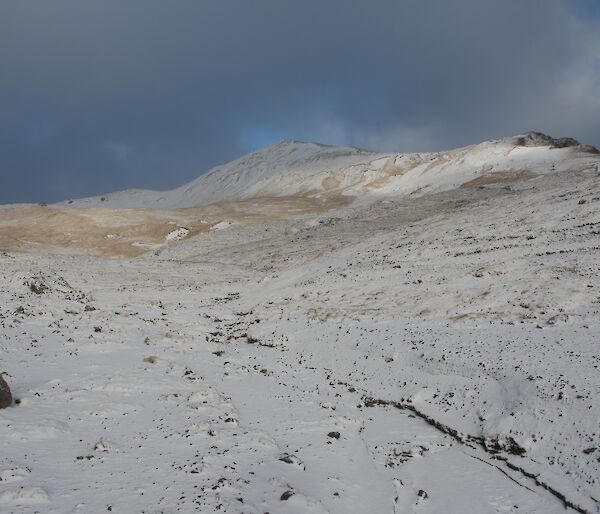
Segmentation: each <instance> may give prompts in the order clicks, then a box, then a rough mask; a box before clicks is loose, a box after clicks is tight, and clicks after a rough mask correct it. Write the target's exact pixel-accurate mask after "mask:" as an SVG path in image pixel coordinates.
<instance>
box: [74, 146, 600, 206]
mask: <svg viewBox="0 0 600 514" xmlns="http://www.w3.org/2000/svg"><path fill="white" fill-rule="evenodd" d="M517 139H518V136H516V137H514V138H506V139H501V140H495V141H485V142H483V143H480V144H478V145H474V146H469V147H465V148H459V149H457V150H451V151H446V152H439V153H425V154H410V153H409V154H378V153H374V152H368V151H365V150H358V149H355V148H336V147H330V146H324V145H318V144H314V143H302V142H297V141H284V142H282V143H278V144H275V145H272V146H268V147H266V148H263V149H260V150H258V151H256V152H253V153H251V154H249V155H246V156H244V157H242V158H240V159H237V160H235V161H233V162H231V163H228V164H225V165H222V166H218V167H216V168H214V169H212V170H210V171H208V172H207V173H205V174H202V175H200V176H199V177H198V178H197V179H195V180H193V181H192V182H190V183H188V184H185V185H183V186H181V187H178V188H176V189H173V190H171V191H144V190H127V191H120V192H116V193H111V194H106V195H103V196H99V197H93V198H84V199H80V200H69V201H67V202H63V203H62V205H65V206H71V207H104V208H108V207H110V208H132V207H136V208H140V207H143V208H155V209H177V208H188V207H197V206H202V205H207V204H212V203H215V202H222V201H228V200H232V199H240V198H252V197H273V196H275V197H277V196H291V195H305V196H316V197H323V196H335V195H349V196H362V195H364V194H365V193H366V194H367V195H381V194H388V193H394V194H396V195H397V194H403V195H411V194H413V195H414V194H424V193H433V192H440V191H446V190H449V189H453V188H456V187H458V186H460V185H462V184H465V183H467V182H469V181H472V180H474V179H476V178H478V177H482V176H484V177H487V176H488V175H492V176H493V175H494V174H496V173H500V174H501V175H502V174H506V173H516V172H525V173H527V174H528V176H529V177H533V176H536V175H538V174H546V173H548V172H551V171H564V170H582V169H586V168H588V167H595V166H597V165H598V157H597V156H596V155H594V154H592V153H590V152H589V150H590V149H589V147H583V146H571V147H566V148H553V147H552V146H550V145H549V144H548V141H545V140H541V141H537V140H536V139H533V142H536V141H537V142H538V143H539V144H543V145H545V146H520V145H519V144H517V143H516V142H515V141H516V140H517ZM529 143H531V142H529ZM502 180H506V177H503V179H502Z"/></svg>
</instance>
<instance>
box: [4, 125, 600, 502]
mask: <svg viewBox="0 0 600 514" xmlns="http://www.w3.org/2000/svg"><path fill="white" fill-rule="evenodd" d="M292 149H295V150H294V151H292ZM256 154H259V156H257V155H256ZM291 155H295V156H296V157H293V158H292V157H291ZM244 159H245V160H244ZM240 161H243V164H242V163H240ZM240 161H235V162H234V163H230V164H228V165H225V166H223V167H220V168H217V169H216V170H213V171H211V172H210V173H209V174H205V175H201V176H200V177H199V178H198V179H197V180H196V181H194V182H192V183H190V184H188V185H187V186H184V187H183V188H179V189H177V190H174V191H171V192H166V193H152V192H144V193H136V194H133V193H131V192H122V193H115V194H114V195H112V194H111V195H107V197H106V198H107V199H106V200H105V201H100V200H99V199H84V200H81V201H77V202H73V204H71V205H73V206H77V207H79V208H71V207H68V206H65V205H61V206H34V205H13V206H3V207H1V208H0V249H1V250H3V251H1V252H0V327H1V330H0V352H1V355H2V364H1V367H0V372H4V375H3V376H4V378H5V380H6V382H7V383H8V384H9V386H10V388H11V390H12V396H13V398H14V399H15V402H14V403H13V404H12V405H11V406H10V407H8V408H6V409H2V410H0V511H3V512H4V511H6V512H10V513H15V514H16V513H19V514H21V513H26V514H34V513H39V512H44V513H49V514H52V513H57V514H58V513H63V512H93V513H96V512H125V513H130V512H132V513H134V512H153V513H159V512H160V513H171V512H180V513H189V514H192V513H194V512H235V513H237V512H244V513H251V514H263V513H265V512H271V513H275V512H277V513H284V514H286V513H288V514H300V513H302V514H304V513H321V514H323V513H332V514H347V513H354V512H356V513H364V512H369V513H373V514H389V513H394V514H405V513H411V514H437V513H440V512H443V513H449V514H465V513H473V514H498V513H511V514H519V513H523V512H525V513H528V514H559V513H575V512H578V513H583V514H597V513H598V512H600V480H599V477H600V457H599V455H600V446H599V445H598V419H600V375H599V374H598V366H599V365H600V358H599V355H598V340H599V339H598V338H599V336H600V264H599V260H598V254H599V252H600V172H599V170H598V165H599V164H600V159H599V156H598V155H597V154H595V153H594V150H593V149H592V148H589V147H583V146H581V145H578V144H576V142H574V141H573V140H570V139H560V140H556V139H550V138H548V137H547V136H543V135H540V134H535V133H532V134H526V135H522V136H515V137H512V138H506V139H503V140H497V141H489V142H485V143H481V144H478V145H474V146H471V147H467V148H462V149H457V150H453V151H449V152H442V153H438V154H405V155H393V154H389V155H379V154H372V153H369V152H363V151H358V150H353V149H333V148H330V147H322V146H319V145H306V144H304V143H283V144H279V145H275V146H273V147H268V148H266V149H263V150H260V151H259V152H256V153H255V154H251V155H250V156H247V157H245V158H243V159H241V160H240ZM361 170H362V171H361ZM328 179H331V180H328ZM324 181H327V186H324V185H323V182H324ZM225 183H227V184H228V187H230V189H228V190H227V191H221V190H219V189H218V187H217V185H218V184H225ZM207 184H208V185H210V187H213V188H214V189H213V190H212V192H213V194H214V196H213V197H212V201H210V200H209V196H208V193H207V192H206V191H204V192H203V189H202V188H203V187H205V186H206V187H207V188H208V187H209V186H208V185H207ZM186 189H189V191H187V193H186V192H185V191H186ZM153 194H157V195H158V194H161V195H164V197H165V200H164V201H163V204H164V205H167V204H165V203H164V202H167V201H168V202H172V203H169V204H168V205H169V206H170V207H169V208H168V209H167V208H166V207H165V208H160V209H153V208H148V205H146V204H144V205H146V208H139V205H142V204H141V203H140V204H135V202H136V201H140V202H141V201H142V200H143V201H144V202H148V201H149V200H148V199H149V198H152V195H153ZM186 194H187V196H186ZM136 195H137V196H136ZM219 195H221V196H219ZM154 198H155V200H157V198H158V197H154ZM217 198H224V199H222V200H221V201H219V202H216V203H214V200H216V199H217ZM157 201H158V200H157ZM204 201H207V202H209V203H207V204H203V203H202V202H204ZM119 202H122V203H119ZM128 202H133V203H128ZM186 202H189V205H188V207H186V208H180V205H181V204H182V203H183V204H186ZM196 202H199V203H198V204H197V205H196ZM192 204H194V205H195V206H193V207H191V206H190V205H192ZM85 205H87V206H89V207H90V208H84V206H85ZM117 205H119V208H115V207H116V206H117ZM134 205H138V207H134ZM107 206H112V208H107ZM176 206H177V207H176Z"/></svg>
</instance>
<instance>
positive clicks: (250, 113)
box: [0, 0, 600, 202]
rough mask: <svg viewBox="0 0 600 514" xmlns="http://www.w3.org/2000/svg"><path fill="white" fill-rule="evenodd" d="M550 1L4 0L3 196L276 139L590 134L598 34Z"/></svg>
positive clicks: (113, 180)
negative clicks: (527, 132) (533, 132)
mask: <svg viewBox="0 0 600 514" xmlns="http://www.w3.org/2000/svg"><path fill="white" fill-rule="evenodd" d="M597 28H598V21H597V20H591V21H590V20H581V19H578V18H576V17H575V15H574V14H573V13H571V12H570V11H569V4H568V3H567V2H563V1H560V0H529V1H527V2H523V1H522V0H505V1H503V2H497V1H495V0H456V1H453V2H448V1H446V0H431V1H426V2H417V1H412V0H410V1H409V0H407V1H399V0H394V1H392V0H372V1H369V2H366V1H365V2H362V1H347V0H321V1H317V0H304V1H302V2H300V1H295V0H294V1H289V2H281V1H280V0H254V1H252V2H249V1H241V0H240V1H233V0H205V1H196V0H180V1H178V2H164V1H157V0H127V1H122V0H120V1H116V0H104V1H103V2H91V1H76V0H72V1H66V0H55V1H53V2H30V1H27V0H25V1H23V2H5V3H2V4H1V5H0V64H1V66H0V113H1V117H0V184H1V187H0V202H15V201H36V200H47V201H53V200H58V199H62V198H65V197H74V196H81V195H88V194H97V193H101V192H106V191H110V190H114V189H120V188H124V187H153V188H169V187H174V186H176V185H179V184H180V183H183V182H184V181H186V180H190V179H192V178H194V177H195V176H197V175H198V174H199V173H200V172H202V171H205V170H206V169H208V168H209V167H210V166H212V165H215V164H218V163H220V162H224V161H227V160H229V159H232V158H235V157H237V156H238V155H240V154H241V153H243V152H245V151H248V150H250V149H252V148H254V147H255V146H257V145H260V144H268V143H270V142H274V141H276V140H279V139H283V138H295V139H305V140H316V141H319V142H323V143H330V144H346V145H353V146H360V147H366V148H373V149H378V150H402V151H408V150H435V149H442V148H448V147H452V146H457V145H463V144H470V143H473V142H477V141H480V140H483V139H487V138H490V137H498V136H501V135H505V134H509V133H515V132H519V131H523V130H529V129H537V130H542V131H547V132H550V133H552V134H556V135H572V136H574V137H577V138H579V139H581V140H583V141H585V142H588V143H592V144H596V145H600V104H599V101H598V98H600V85H599V84H600V71H599V70H600V60H599V57H600V36H598V34H599V33H600V31H598V30H597Z"/></svg>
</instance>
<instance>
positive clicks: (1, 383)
mask: <svg viewBox="0 0 600 514" xmlns="http://www.w3.org/2000/svg"><path fill="white" fill-rule="evenodd" d="M10 405H12V394H10V387H8V384H7V383H6V381H5V380H4V378H3V377H2V375H1V374H0V409H4V408H5V407H9V406H10Z"/></svg>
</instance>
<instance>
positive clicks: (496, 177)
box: [460, 170, 537, 187]
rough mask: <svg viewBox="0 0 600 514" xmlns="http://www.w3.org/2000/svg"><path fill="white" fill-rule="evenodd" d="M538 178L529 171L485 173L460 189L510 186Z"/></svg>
mask: <svg viewBox="0 0 600 514" xmlns="http://www.w3.org/2000/svg"><path fill="white" fill-rule="evenodd" d="M535 177H537V175H536V174H535V173H533V172H532V171H529V170H522V171H517V172H515V171H494V172H493V173H484V174H483V175H480V176H479V177H477V178H474V179H473V180H469V182H465V183H464V184H463V185H462V186H460V187H482V186H489V185H492V184H509V183H511V182H517V181H519V180H529V179H532V178H535Z"/></svg>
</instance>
